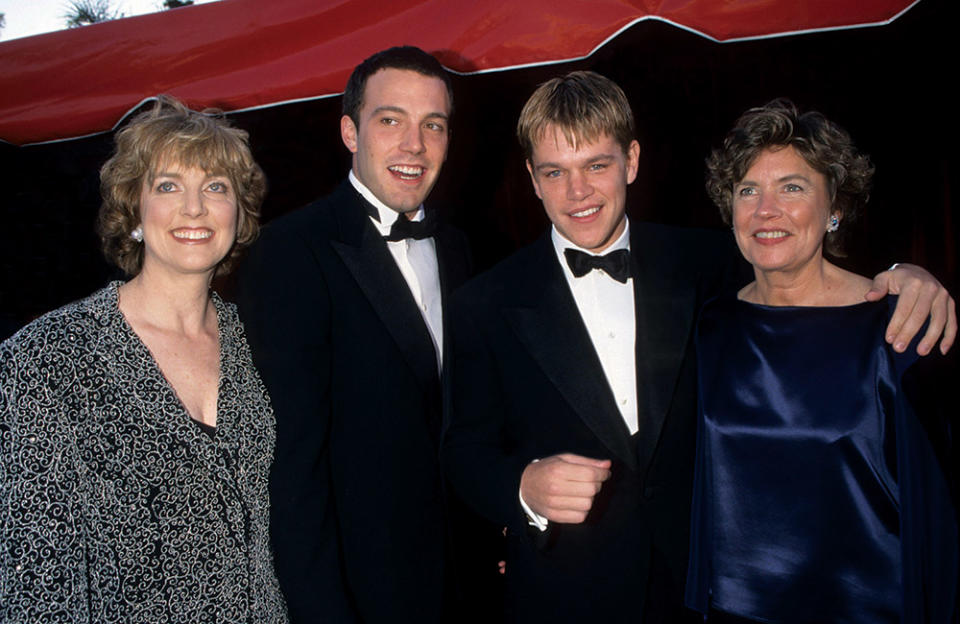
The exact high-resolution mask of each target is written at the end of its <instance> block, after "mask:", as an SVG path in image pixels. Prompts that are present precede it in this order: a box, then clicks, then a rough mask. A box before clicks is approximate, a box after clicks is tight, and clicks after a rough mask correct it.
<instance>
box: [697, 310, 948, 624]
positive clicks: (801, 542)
mask: <svg viewBox="0 0 960 624" xmlns="http://www.w3.org/2000/svg"><path fill="white" fill-rule="evenodd" d="M893 303H894V302H893V301H880V302H877V303H863V304H859V305H853V306H849V307H839V308H797V307H768V306H760V305H754V304H750V303H746V302H743V301H738V300H737V299H736V298H734V297H732V296H730V297H726V298H721V299H716V300H714V301H712V302H710V303H708V304H707V306H706V307H705V308H704V310H703V312H702V314H701V318H700V323H699V327H698V330H697V332H698V333H697V349H698V351H697V357H698V371H699V392H700V414H701V419H700V425H699V434H698V456H697V476H696V482H695V487H694V489H695V491H694V500H693V514H692V525H691V555H690V567H689V573H688V580H687V603H688V606H690V607H692V608H695V609H697V610H699V611H701V612H703V613H706V612H707V610H708V609H710V608H712V609H716V610H720V611H723V612H726V613H730V614H734V615H738V616H741V617H746V618H750V619H756V620H759V621H764V622H864V623H867V622H869V623H871V624H873V623H879V622H900V621H903V622H946V621H948V620H949V619H950V617H951V614H952V612H953V606H954V600H955V593H956V591H955V589H956V581H957V526H956V516H955V514H954V512H953V508H952V504H951V502H950V498H949V491H948V490H947V487H946V482H945V479H944V476H943V471H942V470H941V469H940V464H938V462H937V459H936V457H935V455H934V453H933V451H932V448H931V445H930V442H929V440H928V439H927V437H926V433H925V431H924V429H923V427H922V426H921V425H920V423H919V422H918V420H917V419H916V417H915V414H914V413H913V411H912V409H911V406H910V404H909V402H908V401H907V400H906V397H905V395H904V392H903V391H902V388H901V379H902V376H903V374H904V372H905V371H906V370H907V369H908V368H909V367H910V365H911V364H912V363H913V362H914V360H916V358H917V356H916V352H915V349H914V348H913V346H911V348H910V349H909V351H908V352H907V353H905V354H897V353H895V352H894V351H893V350H892V349H891V348H890V347H889V346H888V345H887V344H886V343H885V342H884V340H883V336H884V330H885V327H886V324H887V321H888V317H889V314H890V311H891V310H892V305H893Z"/></svg>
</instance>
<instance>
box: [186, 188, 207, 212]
mask: <svg viewBox="0 0 960 624" xmlns="http://www.w3.org/2000/svg"><path fill="white" fill-rule="evenodd" d="M181 212H182V213H183V214H184V215H185V216H187V217H199V216H202V215H203V214H205V213H206V212H207V207H206V204H205V203H204V197H203V190H202V189H195V190H191V191H188V192H186V193H184V194H183V207H182V208H181Z"/></svg>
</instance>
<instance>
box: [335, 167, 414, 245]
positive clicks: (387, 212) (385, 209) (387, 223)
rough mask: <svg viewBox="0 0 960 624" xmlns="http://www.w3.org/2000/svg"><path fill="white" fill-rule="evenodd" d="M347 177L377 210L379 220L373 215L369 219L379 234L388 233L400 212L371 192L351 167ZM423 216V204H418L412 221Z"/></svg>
mask: <svg viewBox="0 0 960 624" xmlns="http://www.w3.org/2000/svg"><path fill="white" fill-rule="evenodd" d="M347 179H349V180H350V184H352V185H353V188H355V189H356V190H357V192H358V193H360V195H361V196H362V197H363V198H364V199H365V200H367V202H369V203H370V205H371V206H373V208H374V210H376V211H377V215H379V217H380V220H379V221H377V220H376V219H374V218H373V217H370V220H371V221H372V222H373V224H374V225H375V226H376V227H377V229H378V230H379V231H380V233H381V234H389V233H390V228H391V227H393V224H394V222H395V221H396V220H397V217H399V216H400V213H399V212H397V211H396V210H394V209H393V208H390V207H389V206H387V205H386V204H384V203H383V202H382V201H380V199H379V198H378V197H377V196H376V195H374V194H373V191H371V190H370V189H368V188H367V187H366V186H365V185H364V184H363V182H361V181H360V179H359V178H358V177H357V176H355V175H354V174H353V169H351V170H350V174H349V175H348V176H347ZM424 216H425V214H424V210H423V204H420V207H419V208H417V210H416V212H414V213H413V219H412V221H423V217H424Z"/></svg>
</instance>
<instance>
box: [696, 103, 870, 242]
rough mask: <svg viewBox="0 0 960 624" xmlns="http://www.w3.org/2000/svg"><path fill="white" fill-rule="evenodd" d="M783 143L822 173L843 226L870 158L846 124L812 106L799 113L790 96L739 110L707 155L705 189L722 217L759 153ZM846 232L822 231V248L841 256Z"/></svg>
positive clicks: (859, 202)
mask: <svg viewBox="0 0 960 624" xmlns="http://www.w3.org/2000/svg"><path fill="white" fill-rule="evenodd" d="M787 146H790V147H793V148H794V149H795V150H797V153H798V154H800V155H801V156H802V157H803V159H804V160H805V161H807V164H808V165H810V166H811V167H812V168H813V169H814V170H816V171H817V172H819V173H820V174H822V175H823V176H824V177H825V178H826V179H827V185H828V189H829V191H830V195H831V198H832V200H833V204H832V206H831V211H832V212H833V213H837V214H838V215H839V216H840V218H841V219H842V220H843V223H844V225H845V226H846V225H849V224H851V223H853V222H854V221H855V220H856V219H857V217H859V215H860V212H861V211H862V209H863V207H864V205H866V203H867V200H868V199H869V198H870V186H871V183H872V181H873V172H874V167H873V165H872V164H871V163H870V158H869V157H868V156H866V155H865V154H861V153H860V152H859V151H857V148H856V147H855V146H854V145H853V140H852V139H851V138H850V135H849V134H847V132H846V130H844V129H843V128H841V127H840V126H838V125H837V124H835V123H833V122H832V121H830V120H829V119H827V118H826V117H824V116H823V115H822V114H820V113H818V112H814V111H810V112H806V113H800V111H799V110H798V109H797V107H796V105H795V104H794V103H793V102H791V101H790V100H787V99H782V98H781V99H777V100H773V101H772V102H769V103H767V104H765V105H763V106H760V107H757V108H751V109H750V110H748V111H747V112H745V113H744V114H743V115H741V117H740V119H738V120H737V123H736V124H735V125H734V127H733V129H732V130H730V132H729V133H727V136H726V138H725V139H724V140H723V145H722V146H721V147H719V148H717V149H715V150H713V153H712V154H710V157H709V158H708V159H707V193H708V194H709V195H710V199H712V200H713V203H714V204H716V205H717V207H718V208H719V209H720V216H722V217H723V220H724V222H726V223H727V225H730V224H731V223H732V220H733V189H734V187H735V186H736V185H737V184H738V183H739V182H740V181H741V180H743V177H744V176H745V175H747V171H748V170H749V169H750V167H751V166H753V163H754V161H755V160H756V159H757V157H758V156H759V155H760V153H761V152H763V151H764V150H766V149H770V148H773V149H780V148H783V147H787ZM847 232H849V228H848V227H841V228H840V229H839V230H837V231H836V232H828V233H827V235H826V238H825V239H824V247H825V248H826V250H827V251H828V252H829V253H831V254H832V255H834V256H842V255H843V245H842V242H843V241H842V238H843V236H844V235H845V234H846V233H847Z"/></svg>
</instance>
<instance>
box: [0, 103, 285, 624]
mask: <svg viewBox="0 0 960 624" xmlns="http://www.w3.org/2000/svg"><path fill="white" fill-rule="evenodd" d="M100 176H101V194H102V196H103V205H102V207H101V210H100V215H99V227H98V229H99V232H100V236H101V239H102V241H103V248H104V251H105V253H106V255H107V257H108V259H110V260H112V261H113V262H114V263H115V264H117V265H118V266H119V267H120V268H122V269H123V270H124V271H125V272H127V273H128V274H129V275H130V276H131V279H130V280H129V281H127V282H125V283H121V282H114V283H112V284H110V285H109V286H107V287H106V288H104V289H103V290H100V291H98V292H96V293H94V294H93V295H91V296H90V297H88V298H86V299H83V300H81V301H78V302H75V303H72V304H69V305H67V306H64V307H63V308H60V309H59V310H55V311H53V312H50V313H49V314H47V315H45V316H43V317H41V318H39V319H37V320H36V321H34V322H33V323H30V324H29V325H27V326H26V327H24V328H23V329H22V330H20V331H19V332H18V333H17V334H15V335H14V336H13V337H11V338H10V339H9V340H8V341H6V342H4V343H3V345H0V621H3V622H31V623H34V622H76V623H90V624H93V623H96V624H109V623H114V622H142V623H144V624H146V623H150V624H156V623H158V622H205V623H207V622H209V623H213V622H216V623H224V624H226V623H240V622H244V623H250V624H253V623H257V624H260V623H264V622H269V623H283V622H286V621H287V616H286V611H285V606H284V602H283V598H282V597H281V595H280V590H279V587H278V585H277V581H276V578H275V575H274V571H273V562H272V557H271V552H270V546H269V540H268V533H267V527H268V521H269V500H268V496H267V476H268V471H269V468H270V462H271V459H272V456H273V443H274V419H273V411H272V409H271V407H270V403H269V399H268V397H267V394H266V391H265V389H264V386H263V383H262V382H261V381H260V378H259V376H258V375H257V372H256V370H255V369H254V367H253V364H252V361H251V357H250V350H249V347H248V346H247V342H246V339H245V337H244V333H243V328H242V326H241V325H240V321H239V319H238V317H237V313H236V310H235V309H234V307H233V306H232V305H229V304H227V303H225V302H223V301H222V300H221V299H220V298H219V297H218V296H217V295H216V294H215V293H213V292H211V290H210V283H211V280H212V278H213V276H214V274H215V273H216V272H218V271H224V270H226V268H227V267H228V265H229V264H230V262H231V261H232V260H233V259H234V257H235V256H236V254H237V253H238V252H239V251H240V250H241V249H242V248H243V247H244V246H245V245H248V244H249V243H250V242H252V241H253V239H254V238H255V237H256V235H257V232H258V225H257V219H258V214H259V208H260V204H261V202H262V201H263V197H264V195H265V192H266V183H265V179H264V176H263V172H262V171H261V169H260V167H259V166H257V164H256V163H255V162H254V160H253V157H252V155H251V153H250V148H249V146H248V144H247V135H246V133H245V132H243V131H241V130H238V129H236V128H232V127H230V125H229V124H228V123H227V122H226V121H224V120H223V119H221V118H218V117H217V116H215V115H209V114H203V113H196V112H193V111H190V110H188V109H187V108H186V107H184V106H183V105H182V104H180V103H179V102H177V101H176V100H173V99H172V98H166V97H162V98H161V99H160V101H159V102H158V103H157V105H156V106H155V107H154V108H153V109H152V110H150V111H148V112H146V113H143V114H141V115H139V116H137V117H136V118H135V119H133V121H132V122H131V123H130V124H129V125H128V126H127V127H126V128H124V129H123V130H122V131H120V132H119V133H118V135H117V137H116V151H115V153H114V154H113V156H112V157H111V158H110V160H108V161H107V163H106V164H105V165H104V166H103V168H102V169H101V172H100Z"/></svg>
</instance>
